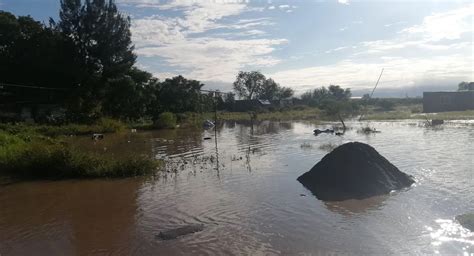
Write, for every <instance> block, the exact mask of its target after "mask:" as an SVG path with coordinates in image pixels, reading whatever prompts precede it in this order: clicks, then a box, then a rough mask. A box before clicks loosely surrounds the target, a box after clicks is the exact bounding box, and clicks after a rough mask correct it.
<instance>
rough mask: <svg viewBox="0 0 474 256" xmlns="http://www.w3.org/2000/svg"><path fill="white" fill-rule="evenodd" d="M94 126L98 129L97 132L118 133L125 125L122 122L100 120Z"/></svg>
mask: <svg viewBox="0 0 474 256" xmlns="http://www.w3.org/2000/svg"><path fill="white" fill-rule="evenodd" d="M96 125H97V126H98V128H99V130H100V131H99V132H102V133H107V132H120V131H123V130H125V129H126V126H125V124H123V123H122V122H120V121H118V120H115V119H111V118H101V119H100V120H99V121H98V122H97V123H96Z"/></svg>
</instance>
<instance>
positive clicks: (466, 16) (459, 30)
mask: <svg viewBox="0 0 474 256" xmlns="http://www.w3.org/2000/svg"><path fill="white" fill-rule="evenodd" d="M473 18H474V4H471V5H469V6H466V7H464V8H459V9H455V10H452V11H448V12H443V13H435V14H433V15H430V16H427V17H425V18H424V19H423V23H422V24H420V25H415V26H411V27H409V28H406V29H404V30H402V31H401V33H409V34H415V35H417V34H423V35H424V38H425V39H427V40H433V41H438V40H442V39H450V40H452V39H459V38H460V37H461V35H462V34H464V33H468V32H472V27H473V23H472V20H473Z"/></svg>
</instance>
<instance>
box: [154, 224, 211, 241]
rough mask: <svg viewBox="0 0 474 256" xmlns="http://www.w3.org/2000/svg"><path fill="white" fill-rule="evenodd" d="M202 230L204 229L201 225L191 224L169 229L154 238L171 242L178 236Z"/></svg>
mask: <svg viewBox="0 0 474 256" xmlns="http://www.w3.org/2000/svg"><path fill="white" fill-rule="evenodd" d="M203 229H204V225H203V224H191V225H186V226H183V227H179V228H175V229H170V230H167V231H162V232H160V233H159V234H158V235H156V237H157V238H159V239H162V240H172V239H176V238H178V237H180V236H184V235H188V234H192V233H196V232H199V231H202V230H203Z"/></svg>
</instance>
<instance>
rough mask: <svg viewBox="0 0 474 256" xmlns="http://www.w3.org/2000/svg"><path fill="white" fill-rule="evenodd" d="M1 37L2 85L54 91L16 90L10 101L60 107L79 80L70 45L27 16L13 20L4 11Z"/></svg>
mask: <svg viewBox="0 0 474 256" xmlns="http://www.w3.org/2000/svg"><path fill="white" fill-rule="evenodd" d="M0 34H1V35H2V36H1V37H0V76H1V79H2V82H4V83H11V84H20V85H27V86H37V87H38V86H39V87H43V88H54V90H53V89H42V90H39V89H31V88H27V87H24V88H22V89H15V90H14V91H12V93H13V94H14V99H13V100H14V101H28V102H30V103H34V102H48V103H56V104H62V103H63V102H64V99H65V98H67V97H66V96H67V95H66V94H70V93H69V92H70V91H71V90H73V89H74V88H75V86H76V81H77V78H78V76H77V74H76V70H77V68H78V66H77V65H76V64H77V63H75V62H74V61H73V60H71V56H73V55H74V47H73V44H72V42H71V41H70V40H69V39H68V38H66V37H65V36H63V35H62V34H61V33H59V32H58V31H56V30H55V29H54V28H51V27H46V26H45V25H43V24H42V23H40V22H38V21H35V20H34V19H33V18H31V17H30V16H19V17H15V16H14V15H13V14H11V13H8V12H3V11H0ZM58 88H59V89H60V90H58ZM66 92H67V93H66Z"/></svg>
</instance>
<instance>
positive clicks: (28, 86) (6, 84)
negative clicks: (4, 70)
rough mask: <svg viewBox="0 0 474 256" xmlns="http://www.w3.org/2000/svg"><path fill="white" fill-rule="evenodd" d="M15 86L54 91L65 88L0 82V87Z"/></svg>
mask: <svg viewBox="0 0 474 256" xmlns="http://www.w3.org/2000/svg"><path fill="white" fill-rule="evenodd" d="M4 86H5V87H17V88H28V89H40V90H53V91H54V90H56V91H65V90H67V89H66V88H55V87H43V86H33V85H22V84H8V83H0V89H3V87H4Z"/></svg>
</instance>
